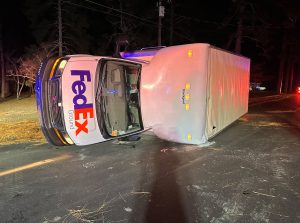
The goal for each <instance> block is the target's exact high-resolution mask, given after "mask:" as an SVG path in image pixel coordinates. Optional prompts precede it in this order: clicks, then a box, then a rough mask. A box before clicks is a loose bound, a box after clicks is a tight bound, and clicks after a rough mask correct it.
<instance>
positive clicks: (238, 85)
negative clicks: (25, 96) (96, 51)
mask: <svg viewBox="0 0 300 223" xmlns="http://www.w3.org/2000/svg"><path fill="white" fill-rule="evenodd" d="M121 55H122V56H123V57H124V58H123V59H116V58H107V57H97V56H86V55H83V56H76V57H75V56H73V57H72V56H70V58H69V59H68V62H67V63H66V65H65V66H64V69H63V73H62V75H61V80H60V83H61V94H62V100H61V102H60V103H61V107H62V108H63V121H64V124H65V130H66V132H67V133H66V134H65V135H68V137H69V138H70V139H71V141H73V143H75V144H76V145H87V144H92V143H98V142H103V141H107V140H109V139H113V138H114V137H121V136H122V134H123V132H124V130H125V129H123V130H121V129H117V128H118V127H114V128H112V127H111V128H109V131H112V132H113V134H110V133H109V135H110V136H109V138H107V137H104V136H103V131H100V128H99V125H98V123H99V120H100V119H101V118H103V117H101V116H102V115H99V112H98V113H97V112H96V109H95V108H96V106H97V103H96V97H97V96H96V94H97V86H98V85H99V80H100V78H99V76H101V75H102V73H101V72H100V71H99V69H100V68H99V64H101V61H103V59H108V60H112V61H121V62H122V61H123V62H124V63H125V62H127V63H129V64H130V63H132V64H136V65H137V66H139V67H140V70H139V83H138V85H139V88H138V90H139V91H138V94H139V102H140V103H139V106H140V107H139V112H140V113H139V117H140V122H138V124H139V127H140V128H139V130H137V131H133V130H132V131H131V132H132V134H136V133H139V132H141V131H144V130H147V129H152V130H153V132H154V133H155V135H156V136H158V137H159V138H162V139H165V140H168V141H173V142H178V143H185V144H202V143H205V142H207V140H209V139H210V138H212V137H213V136H215V135H216V134H218V133H219V132H220V131H222V130H223V129H224V128H226V127H227V126H229V125H230V124H231V123H233V122H234V121H236V120H237V119H238V118H240V117H241V116H242V115H244V114H245V113H247V111H248V94H249V76H250V59H248V58H246V57H243V56H238V55H235V54H233V53H230V52H227V51H224V50H221V49H218V48H215V47H213V46H211V45H209V44H204V43H195V44H186V45H179V46H171V47H165V48H162V49H159V50H157V51H155V50H152V51H150V52H149V51H148V52H146V53H145V51H135V52H132V53H122V54H121ZM121 62H120V63H121ZM123 62H122V63H123ZM52 70H53V69H52ZM74 70H75V71H76V72H78V71H80V72H83V73H81V74H76V73H74ZM72 72H73V73H72ZM50 76H51V75H50ZM109 78H110V77H109ZM118 78H119V82H122V81H123V79H122V78H121V79H120V77H118ZM125 79H126V78H125ZM78 81H79V82H78ZM74 83H75V85H74ZM124 86H125V85H124ZM112 90H113V91H116V92H118V93H113V95H112V96H109V97H114V98H116V99H114V100H119V99H120V98H122V97H123V96H122V92H121V90H120V91H118V90H117V89H112ZM110 91H111V90H110ZM120 92H121V94H120ZM78 95H79V96H78ZM117 95H119V99H118V97H117ZM76 97H77V99H78V100H77V99H76ZM78 97H81V99H80V98H78ZM82 97H84V98H85V99H83V100H82ZM109 97H108V98H109ZM119 101H120V103H123V102H122V101H121V100H119ZM117 102H118V101H117ZM76 103H77V104H79V105H78V106H79V110H80V109H81V110H80V112H79V113H78V112H77V113H78V114H77V115H76V111H75V110H76V108H75V107H76V106H75V104H76ZM114 103H116V102H115V101H114ZM125 103H126V102H125ZM98 106H99V105H98ZM82 109H83V110H82ZM105 110H106V111H105V112H106V113H108V115H111V116H114V117H115V116H116V115H114V114H111V113H112V112H114V111H113V110H112V109H110V110H109V109H108V110H107V109H105ZM119 110H120V109H119ZM118 112H119V113H117V114H120V111H118ZM124 114H125V110H124ZM76 116H77V117H76ZM137 116H138V115H136V117H137ZM124 117H125V116H124ZM97 119H99V120H98V121H97ZM110 119H112V118H111V117H110ZM115 119H116V118H115ZM122 120H125V121H123V122H126V120H127V118H126V117H125V118H122V119H121V118H120V119H118V120H116V122H115V123H117V122H122ZM75 121H77V122H78V123H79V124H78V125H79V127H80V125H83V123H85V124H84V127H81V129H78V128H77V127H76V125H75ZM116 126H121V125H120V124H116ZM125 126H126V125H125ZM119 128H121V127H119ZM129 133H130V131H129ZM127 135H128V134H127Z"/></svg>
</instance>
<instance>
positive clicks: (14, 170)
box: [0, 154, 71, 177]
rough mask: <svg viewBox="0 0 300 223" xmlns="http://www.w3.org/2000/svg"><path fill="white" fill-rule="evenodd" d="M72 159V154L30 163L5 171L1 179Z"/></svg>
mask: <svg viewBox="0 0 300 223" xmlns="http://www.w3.org/2000/svg"><path fill="white" fill-rule="evenodd" d="M70 157H71V155H70V154H63V155H61V156H57V157H54V158H51V159H45V160H41V161H38V162H34V163H30V164H27V165H24V166H20V167H16V168H13V169H10V170H5V171H2V172H0V177H2V176H6V175H9V174H12V173H17V172H20V171H23V170H28V169H31V168H34V167H38V166H43V165H46V164H49V163H54V162H58V161H62V160H65V159H68V158H70Z"/></svg>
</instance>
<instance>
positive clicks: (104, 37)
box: [1, 0, 300, 76]
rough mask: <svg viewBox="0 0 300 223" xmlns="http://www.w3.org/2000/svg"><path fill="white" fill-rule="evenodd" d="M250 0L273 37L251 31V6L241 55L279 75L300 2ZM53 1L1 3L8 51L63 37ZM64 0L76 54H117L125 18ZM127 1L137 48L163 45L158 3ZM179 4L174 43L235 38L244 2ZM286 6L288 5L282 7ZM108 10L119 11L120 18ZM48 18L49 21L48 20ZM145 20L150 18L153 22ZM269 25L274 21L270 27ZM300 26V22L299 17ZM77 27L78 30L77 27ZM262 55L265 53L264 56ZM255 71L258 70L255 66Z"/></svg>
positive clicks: (165, 35) (79, 0) (179, 0)
mask: <svg viewBox="0 0 300 223" xmlns="http://www.w3.org/2000/svg"><path fill="white" fill-rule="evenodd" d="M92 1H93V2H96V3H100V4H103V5H107V6H109V7H114V8H116V9H119V8H118V7H119V6H120V5H119V1H116V0H115V1H113V0H106V1H105V0H104V1H97V0H92ZM244 1H245V2H248V3H249V2H250V3H251V4H252V5H254V6H255V8H254V14H255V15H256V16H257V18H258V20H264V22H265V24H263V22H262V23H260V22H259V21H258V20H257V21H258V22H257V21H256V23H257V24H254V25H256V26H262V29H260V30H263V29H264V28H265V30H266V31H268V36H259V35H264V34H263V33H262V34H260V33H259V35H258V36H253V35H251V34H248V33H246V32H247V30H248V31H249V29H250V28H251V27H250V25H251V22H250V20H251V18H252V16H253V15H251V13H249V11H251V10H249V8H248V11H247V12H246V13H244V16H245V18H246V19H245V21H246V22H245V24H244V33H243V34H244V35H245V38H243V40H242V52H241V53H242V54H243V55H245V56H248V57H250V58H251V60H252V63H253V64H254V65H256V63H257V64H259V63H260V64H263V66H264V69H267V70H265V73H269V74H271V75H273V76H275V75H277V70H278V63H279V54H280V52H281V41H282V35H283V34H282V33H283V29H287V27H288V25H286V24H285V23H284V21H285V20H286V18H288V17H287V16H286V14H287V13H286V9H288V10H290V11H291V12H289V13H291V15H292V16H294V17H293V19H295V18H297V19H298V20H299V14H300V13H299V12H300V7H299V3H298V1H294V0H290V1H284V0H261V1H259V0H252V1H250V0H244ZM49 2H51V1H43V0H24V1H22V0H10V1H7V2H6V4H5V6H2V7H1V24H2V33H3V41H4V48H5V52H6V54H9V55H14V56H17V57H18V56H22V55H23V54H24V53H25V52H26V47H28V46H30V45H31V44H39V43H40V41H42V40H39V38H37V37H39V32H41V31H43V32H45V33H46V34H47V32H48V33H49V35H48V36H47V35H46V37H47V38H48V39H47V38H46V39H45V38H44V39H43V41H55V40H56V39H57V29H56V28H55V23H56V16H57V11H56V3H57V0H53V1H52V7H49V6H47V4H48V5H49ZM63 2H65V3H64V4H63V9H64V11H63V16H65V17H63V19H64V21H65V22H66V21H67V22H66V23H73V25H71V27H68V26H67V25H65V33H64V35H65V36H66V37H71V38H73V42H74V44H73V51H72V53H91V54H99V52H105V53H106V54H107V55H109V54H110V53H112V52H113V48H114V38H112V37H115V35H113V34H114V33H120V32H121V31H120V29H119V28H118V27H119V24H118V22H119V21H120V16H119V14H118V13H117V12H114V11H110V10H109V9H105V8H103V7H101V6H97V5H95V4H91V3H89V1H86V0H70V1H69V2H70V3H71V4H67V3H66V2H67V1H66V0H63ZM122 2H123V5H124V11H126V12H128V13H129V14H132V15H135V16H137V17H138V18H140V19H138V18H133V17H130V16H127V15H124V20H127V21H129V24H130V23H131V24H132V23H133V24H138V25H137V27H136V28H135V34H134V35H133V36H131V37H130V38H133V39H134V38H136V39H135V45H134V46H135V47H146V46H153V45H155V44H156V43H157V20H158V19H157V14H158V12H157V7H156V1H154V0H151V1H139V0H127V1H122ZM168 2H169V1H167V0H166V1H164V4H165V6H166V10H165V12H166V13H165V18H163V30H162V44H163V45H168V44H169V33H170V31H169V27H170V4H169V3H168ZM173 2H175V4H174V6H175V7H174V12H175V16H174V38H173V44H174V45H176V44H185V43H191V42H207V43H210V44H212V45H215V46H217V47H220V48H225V46H226V44H227V43H229V40H230V38H231V37H232V36H233V35H234V34H235V33H236V30H237V21H238V16H237V10H236V8H235V7H234V6H236V5H237V2H239V1H238V0H222V1H195V0H194V1H183V0H176V1H174V0H173ZM282 2H283V3H282ZM275 3H276V4H277V5H276V4H275ZM72 4H73V5H72ZM281 4H282V6H284V7H281ZM76 5H77V6H76ZM82 6H85V7H86V8H84V7H82ZM47 7H48V8H47ZM43 10H46V11H43ZM247 13H248V14H247ZM297 13H298V17H297ZM108 14H113V15H114V16H111V15H108ZM295 15H296V16H295ZM38 16H40V17H38ZM33 17H37V18H38V19H36V22H35V24H33V23H32V21H33ZM66 17H67V18H66ZM76 19H77V20H76ZM44 20H46V22H45V21H44ZM143 20H147V21H148V22H149V23H148V22H145V21H143ZM43 22H45V23H43ZM39 23H40V24H39ZM151 23H152V24H151ZM41 24H45V25H42V26H41V27H39V28H38V25H41ZM74 24H75V25H74ZM266 24H268V25H267V26H266ZM295 24H296V25H297V26H299V21H298V22H297V23H295ZM264 26H265V27H264ZM74 27H75V28H76V29H74ZM282 27H284V28H282ZM287 30H289V29H287ZM51 32H52V34H51ZM293 32H294V33H290V36H291V37H293V36H299V27H296V28H295V27H294V28H293ZM255 38H261V40H263V41H261V42H264V43H263V44H266V45H268V44H269V45H271V47H270V46H268V47H269V48H268V49H267V50H266V49H263V48H262V46H261V45H260V44H257V42H256V41H255ZM295 38H296V37H295ZM65 39H67V38H65ZM272 41H273V42H272ZM268 42H270V43H268ZM298 42H299V41H298ZM76 44H77V45H76ZM71 45H72V43H71ZM104 46H105V47H104ZM228 46H230V47H228ZM227 47H228V48H226V49H228V50H231V51H232V50H233V49H234V41H233V43H232V44H231V45H227ZM296 47H298V48H299V43H297V46H296ZM262 54H264V55H263V56H262ZM269 54H271V55H272V56H273V57H272V56H269V59H268V60H265V61H263V59H262V58H263V57H264V56H266V55H267V56H268V55H269ZM251 69H252V68H251ZM252 70H255V68H254V69H252Z"/></svg>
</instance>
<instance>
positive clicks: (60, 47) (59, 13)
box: [57, 0, 63, 57]
mask: <svg viewBox="0 0 300 223" xmlns="http://www.w3.org/2000/svg"><path fill="white" fill-rule="evenodd" d="M57 5H58V7H57V9H58V56H59V57H61V56H62V55H63V49H62V48H63V42H62V18H61V0H57Z"/></svg>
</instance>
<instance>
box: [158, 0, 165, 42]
mask: <svg viewBox="0 0 300 223" xmlns="http://www.w3.org/2000/svg"><path fill="white" fill-rule="evenodd" d="M164 15H165V7H164V6H163V5H161V0H159V2H158V44H157V45H158V46H161V27H162V24H161V20H162V18H163V17H164Z"/></svg>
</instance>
